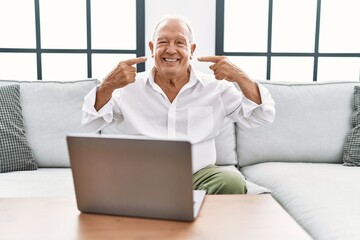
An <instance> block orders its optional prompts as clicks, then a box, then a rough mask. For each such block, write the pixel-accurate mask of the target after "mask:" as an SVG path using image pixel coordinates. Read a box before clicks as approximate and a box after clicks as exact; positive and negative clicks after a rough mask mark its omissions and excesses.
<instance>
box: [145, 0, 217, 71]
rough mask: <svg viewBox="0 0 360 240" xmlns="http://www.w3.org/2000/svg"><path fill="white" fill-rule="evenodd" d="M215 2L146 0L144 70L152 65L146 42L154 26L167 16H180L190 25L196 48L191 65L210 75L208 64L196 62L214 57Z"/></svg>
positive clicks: (209, 0)
mask: <svg viewBox="0 0 360 240" xmlns="http://www.w3.org/2000/svg"><path fill="white" fill-rule="evenodd" d="M215 5H216V2H215V0H196V1H193V0H181V1H169V0H148V1H145V43H146V56H147V57H148V59H149V60H148V61H147V62H146V70H149V69H151V68H152V66H153V65H154V62H153V60H152V58H151V54H150V50H149V47H148V42H149V41H150V40H151V36H152V32H153V29H154V26H155V24H156V23H157V22H158V21H159V20H160V19H161V18H162V17H163V16H164V15H167V14H181V15H183V16H185V17H186V18H187V19H189V21H190V22H191V24H192V27H193V30H194V37H195V39H194V42H195V43H196V45H197V48H196V50H195V53H194V59H193V60H192V62H191V64H192V66H194V68H195V69H197V70H199V71H202V72H207V73H211V71H210V69H209V65H210V64H208V63H200V62H198V61H197V60H196V58H197V57H200V56H211V55H215Z"/></svg>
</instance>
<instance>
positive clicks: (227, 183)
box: [193, 165, 247, 194]
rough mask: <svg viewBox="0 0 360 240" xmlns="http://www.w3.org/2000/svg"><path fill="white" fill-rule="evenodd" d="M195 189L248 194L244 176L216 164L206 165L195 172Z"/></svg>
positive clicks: (216, 192) (212, 192) (214, 192)
mask: <svg viewBox="0 0 360 240" xmlns="http://www.w3.org/2000/svg"><path fill="white" fill-rule="evenodd" d="M193 188H194V190H205V191H206V194H246V192H247V188H246V183H245V180H244V179H243V177H242V176H241V175H240V174H237V173H235V172H232V171H229V170H226V169H222V168H220V167H218V166H215V165H209V166H206V167H205V168H203V169H200V170H199V171H197V172H196V173H194V174H193Z"/></svg>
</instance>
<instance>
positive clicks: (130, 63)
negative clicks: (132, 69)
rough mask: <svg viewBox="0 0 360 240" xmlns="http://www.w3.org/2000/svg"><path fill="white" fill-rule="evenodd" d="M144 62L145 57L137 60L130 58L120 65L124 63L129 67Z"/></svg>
mask: <svg viewBox="0 0 360 240" xmlns="http://www.w3.org/2000/svg"><path fill="white" fill-rule="evenodd" d="M146 60H147V57H138V58H132V59H128V60H125V61H122V63H125V64H127V65H130V66H131V65H134V64H139V63H142V62H145V61H146Z"/></svg>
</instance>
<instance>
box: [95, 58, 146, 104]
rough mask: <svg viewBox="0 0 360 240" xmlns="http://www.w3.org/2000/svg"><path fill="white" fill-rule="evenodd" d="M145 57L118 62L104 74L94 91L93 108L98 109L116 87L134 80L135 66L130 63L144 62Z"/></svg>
mask: <svg viewBox="0 0 360 240" xmlns="http://www.w3.org/2000/svg"><path fill="white" fill-rule="evenodd" d="M146 60H147V58H146V57H138V58H133V59H128V60H125V61H121V62H119V64H118V65H117V66H116V67H115V68H114V69H113V70H112V71H111V72H110V73H109V75H107V76H106V78H105V79H104V82H103V83H102V84H101V85H100V87H99V89H98V90H97V92H96V101H95V106H94V107H95V109H96V111H99V110H100V109H101V108H102V107H103V106H104V105H105V104H106V103H107V102H108V101H109V100H110V98H111V95H112V92H113V91H114V90H115V89H117V88H122V87H125V86H126V85H128V84H130V83H133V82H135V78H136V68H135V67H134V66H132V65H135V64H139V63H142V62H145V61H146Z"/></svg>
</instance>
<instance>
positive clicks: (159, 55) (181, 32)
mask: <svg viewBox="0 0 360 240" xmlns="http://www.w3.org/2000/svg"><path fill="white" fill-rule="evenodd" d="M149 46H150V50H151V53H152V56H153V57H154V59H155V67H156V70H157V72H158V73H160V74H161V75H165V76H166V77H169V78H171V77H181V76H186V75H185V74H187V71H188V68H189V61H190V59H191V58H192V54H193V52H194V50H195V47H196V45H195V44H190V42H189V32H188V29H187V28H186V26H185V25H184V24H182V23H181V22H179V21H167V22H163V23H161V24H160V25H159V27H158V31H157V34H156V35H155V42H150V43H149Z"/></svg>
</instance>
